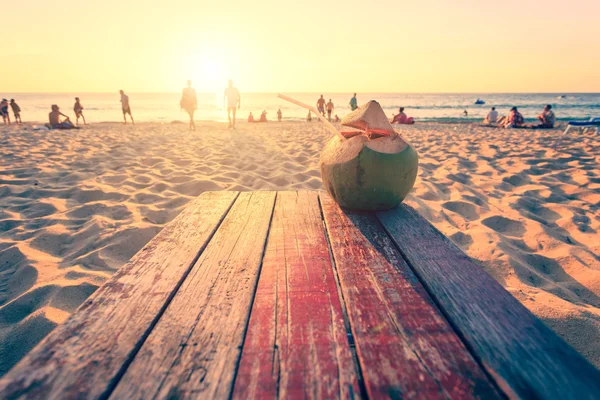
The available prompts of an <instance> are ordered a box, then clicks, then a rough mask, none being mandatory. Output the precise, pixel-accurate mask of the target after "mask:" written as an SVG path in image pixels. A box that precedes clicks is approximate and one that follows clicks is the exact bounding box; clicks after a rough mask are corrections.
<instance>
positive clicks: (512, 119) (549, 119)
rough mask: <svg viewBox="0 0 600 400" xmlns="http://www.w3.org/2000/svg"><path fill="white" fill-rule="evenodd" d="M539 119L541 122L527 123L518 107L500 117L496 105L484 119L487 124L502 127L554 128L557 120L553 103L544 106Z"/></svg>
mask: <svg viewBox="0 0 600 400" xmlns="http://www.w3.org/2000/svg"><path fill="white" fill-rule="evenodd" d="M537 119H538V120H539V121H540V123H539V124H537V125H527V124H525V118H524V117H523V114H521V113H520V112H519V110H518V109H517V107H513V108H511V109H510V112H509V113H508V115H507V116H504V117H500V116H499V115H498V111H496V107H492V108H491V109H490V112H489V113H488V115H487V116H486V117H485V119H484V120H483V123H484V124H486V125H495V126H499V127H501V128H529V129H553V128H554V124H555V122H556V116H555V115H554V111H552V105H550V104H547V105H546V106H545V107H544V110H543V111H542V112H541V113H540V114H539V115H538V116H537Z"/></svg>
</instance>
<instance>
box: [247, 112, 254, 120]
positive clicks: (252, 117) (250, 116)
mask: <svg viewBox="0 0 600 400" xmlns="http://www.w3.org/2000/svg"><path fill="white" fill-rule="evenodd" d="M248 122H256V120H255V119H254V115H252V111H250V115H248Z"/></svg>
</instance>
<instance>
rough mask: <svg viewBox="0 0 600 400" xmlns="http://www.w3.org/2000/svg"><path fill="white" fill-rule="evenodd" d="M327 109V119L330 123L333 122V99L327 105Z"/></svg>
mask: <svg viewBox="0 0 600 400" xmlns="http://www.w3.org/2000/svg"><path fill="white" fill-rule="evenodd" d="M325 108H326V109H327V119H328V120H329V121H331V113H332V112H333V108H334V106H333V102H332V101H331V99H329V102H328V103H327V105H326V106H325Z"/></svg>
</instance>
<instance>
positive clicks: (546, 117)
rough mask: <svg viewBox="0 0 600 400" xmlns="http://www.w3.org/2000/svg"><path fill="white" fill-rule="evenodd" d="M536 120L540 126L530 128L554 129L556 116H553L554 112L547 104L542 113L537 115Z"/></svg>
mask: <svg viewBox="0 0 600 400" xmlns="http://www.w3.org/2000/svg"><path fill="white" fill-rule="evenodd" d="M538 119H539V120H540V122H541V124H539V125H536V126H532V128H534V129H552V128H554V123H555V122H556V116H555V115H554V111H552V105H550V104H548V105H546V107H544V111H542V113H541V114H540V115H538Z"/></svg>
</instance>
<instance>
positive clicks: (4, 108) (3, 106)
mask: <svg viewBox="0 0 600 400" xmlns="http://www.w3.org/2000/svg"><path fill="white" fill-rule="evenodd" d="M0 115H2V120H3V121H4V125H10V115H9V114H8V100H6V99H2V102H0Z"/></svg>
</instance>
